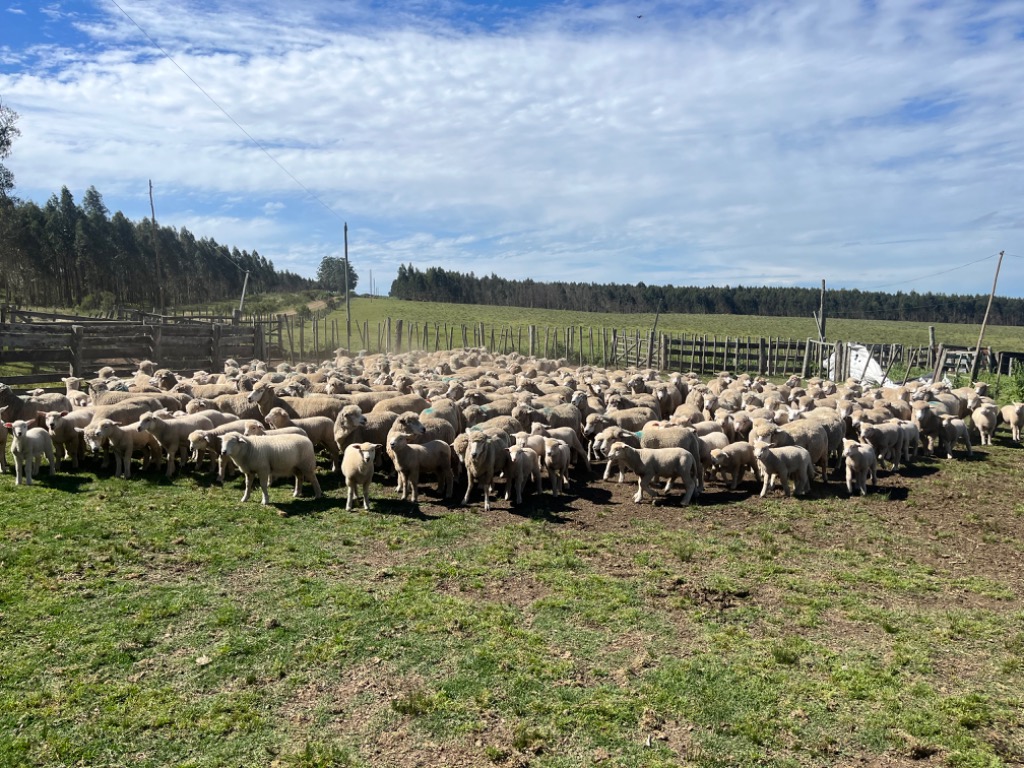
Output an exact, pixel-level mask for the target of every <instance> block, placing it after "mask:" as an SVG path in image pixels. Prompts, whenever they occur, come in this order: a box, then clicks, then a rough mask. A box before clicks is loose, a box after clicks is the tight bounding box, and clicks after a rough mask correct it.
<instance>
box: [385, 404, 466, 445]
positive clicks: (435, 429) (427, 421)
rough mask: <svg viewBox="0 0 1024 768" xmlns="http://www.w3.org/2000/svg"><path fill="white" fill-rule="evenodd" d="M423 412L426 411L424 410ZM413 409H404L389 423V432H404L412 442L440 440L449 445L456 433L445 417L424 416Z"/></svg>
mask: <svg viewBox="0 0 1024 768" xmlns="http://www.w3.org/2000/svg"><path fill="white" fill-rule="evenodd" d="M423 413H426V411H424V412H423ZM423 413H419V414H417V413H416V412H415V411H406V412H405V413H403V414H401V415H400V416H399V417H398V418H397V419H395V423H394V424H392V425H391V431H390V434H399V433H400V434H404V435H405V436H406V437H408V438H409V442H412V443H425V442H427V441H428V440H440V441H441V442H443V443H448V444H449V445H451V443H452V441H453V440H455V437H456V435H457V434H458V433H457V432H456V431H455V428H454V427H453V426H452V425H451V422H449V421H448V420H447V419H439V418H436V417H430V416H424V415H423Z"/></svg>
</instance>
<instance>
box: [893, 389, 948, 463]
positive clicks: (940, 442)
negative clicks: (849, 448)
mask: <svg viewBox="0 0 1024 768" xmlns="http://www.w3.org/2000/svg"><path fill="white" fill-rule="evenodd" d="M912 405H913V408H914V417H913V422H914V423H915V424H917V428H918V430H919V431H920V433H921V440H922V441H924V440H927V441H928V449H929V450H931V451H932V452H933V453H934V452H940V453H941V452H943V451H945V450H946V444H945V443H946V429H945V427H944V426H943V425H942V419H941V418H939V414H938V412H937V411H935V410H933V409H932V407H931V405H930V404H929V403H927V402H921V401H914V403H913V404H912ZM947 452H948V451H947ZM878 458H879V460H881V458H882V456H881V455H879V457H878Z"/></svg>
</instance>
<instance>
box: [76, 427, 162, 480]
mask: <svg viewBox="0 0 1024 768" xmlns="http://www.w3.org/2000/svg"><path fill="white" fill-rule="evenodd" d="M85 438H86V441H87V442H88V443H89V445H90V447H91V448H93V450H97V449H98V448H99V447H100V445H102V444H104V443H106V444H109V445H110V450H111V451H112V452H113V454H114V462H115V463H114V477H123V478H124V479H125V480H128V479H129V478H130V477H131V476H132V470H131V465H132V456H133V455H134V454H135V452H136V451H142V452H143V453H144V454H145V455H144V467H145V466H148V465H149V463H150V462H151V461H154V460H155V461H156V462H157V465H158V466H159V463H160V460H161V456H162V453H163V448H162V446H161V445H160V441H159V440H157V439H156V436H155V435H154V434H153V433H152V432H146V431H139V429H138V425H128V426H121V425H120V424H118V423H116V422H114V421H112V420H111V419H103V420H101V421H100V422H98V423H96V424H95V425H94V426H93V427H92V428H91V429H88V430H86V431H85Z"/></svg>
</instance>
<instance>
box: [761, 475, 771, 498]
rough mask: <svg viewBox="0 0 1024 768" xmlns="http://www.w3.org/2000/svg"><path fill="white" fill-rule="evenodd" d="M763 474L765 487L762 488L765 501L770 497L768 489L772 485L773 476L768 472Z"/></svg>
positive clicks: (762, 496)
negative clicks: (766, 497)
mask: <svg viewBox="0 0 1024 768" xmlns="http://www.w3.org/2000/svg"><path fill="white" fill-rule="evenodd" d="M761 474H762V475H764V485H762V486H761V498H762V499H763V498H764V497H765V496H767V495H768V487H769V486H770V485H771V484H772V475H771V473H770V472H768V471H765V472H762V473H761Z"/></svg>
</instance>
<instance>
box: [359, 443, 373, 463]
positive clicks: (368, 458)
mask: <svg viewBox="0 0 1024 768" xmlns="http://www.w3.org/2000/svg"><path fill="white" fill-rule="evenodd" d="M359 455H360V457H362V460H363V462H365V463H366V464H370V465H372V464H373V463H374V462H375V461H376V460H377V446H376V445H374V444H373V443H363V444H362V445H361V446H359Z"/></svg>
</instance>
